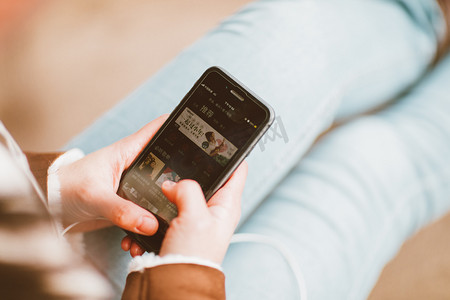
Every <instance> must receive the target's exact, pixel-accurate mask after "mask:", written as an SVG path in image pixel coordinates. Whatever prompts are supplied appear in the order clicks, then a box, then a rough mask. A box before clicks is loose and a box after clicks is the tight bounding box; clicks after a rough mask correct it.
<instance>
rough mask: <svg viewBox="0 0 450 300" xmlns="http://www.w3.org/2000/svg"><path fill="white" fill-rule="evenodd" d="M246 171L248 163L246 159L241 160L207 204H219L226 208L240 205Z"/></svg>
mask: <svg viewBox="0 0 450 300" xmlns="http://www.w3.org/2000/svg"><path fill="white" fill-rule="evenodd" d="M247 173H248V164H247V162H246V161H243V162H242V163H241V164H240V165H239V167H238V168H237V169H236V170H235V171H234V172H233V174H232V175H231V177H230V178H229V179H228V181H227V182H226V183H225V185H224V186H223V187H221V188H220V189H219V190H218V191H217V192H216V194H214V196H213V197H212V198H211V199H210V200H209V202H208V205H209V206H212V205H221V206H224V207H227V208H233V207H236V205H240V201H241V195H242V192H243V190H244V186H245V181H246V179H247ZM230 198H231V199H230Z"/></svg>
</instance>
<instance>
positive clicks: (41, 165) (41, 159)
mask: <svg viewBox="0 0 450 300" xmlns="http://www.w3.org/2000/svg"><path fill="white" fill-rule="evenodd" d="M63 153H64V152H54V153H33V152H25V155H26V156H27V159H28V164H29V165H30V169H31V172H32V173H33V175H34V177H35V178H36V180H37V182H38V183H39V186H40V187H41V189H42V191H43V192H44V195H45V196H47V175H48V168H49V167H50V165H51V164H52V163H53V162H54V161H55V159H57V158H58V157H59V156H61V155H62V154H63Z"/></svg>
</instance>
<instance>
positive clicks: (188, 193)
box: [162, 179, 208, 216]
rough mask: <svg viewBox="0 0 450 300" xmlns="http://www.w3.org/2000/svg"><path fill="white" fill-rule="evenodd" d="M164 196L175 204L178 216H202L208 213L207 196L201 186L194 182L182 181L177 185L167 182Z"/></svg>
mask: <svg viewBox="0 0 450 300" xmlns="http://www.w3.org/2000/svg"><path fill="white" fill-rule="evenodd" d="M162 191H163V193H164V195H165V196H166V197H167V199H169V200H170V201H171V202H173V203H174V204H175V205H176V206H177V209H178V214H179V215H180V216H181V215H183V214H189V215H192V216H195V215H202V214H204V213H205V212H206V211H207V209H208V208H207V205H206V200H205V196H204V195H203V192H202V189H201V188H200V185H199V184H198V183H197V182H196V181H194V180H189V179H185V180H181V181H179V182H177V183H175V182H173V181H170V180H167V181H164V182H163V184H162Z"/></svg>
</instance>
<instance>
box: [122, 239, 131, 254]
mask: <svg viewBox="0 0 450 300" xmlns="http://www.w3.org/2000/svg"><path fill="white" fill-rule="evenodd" d="M120 246H121V247H122V250H123V251H130V249H131V237H129V236H128V235H127V236H125V237H124V238H123V239H122V242H121V243H120Z"/></svg>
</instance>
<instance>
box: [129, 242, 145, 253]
mask: <svg viewBox="0 0 450 300" xmlns="http://www.w3.org/2000/svg"><path fill="white" fill-rule="evenodd" d="M144 252H145V251H144V250H143V249H142V248H141V247H140V246H139V245H138V244H137V243H135V242H132V243H131V249H130V254H131V256H132V257H136V256H141V255H142V254H144Z"/></svg>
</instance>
